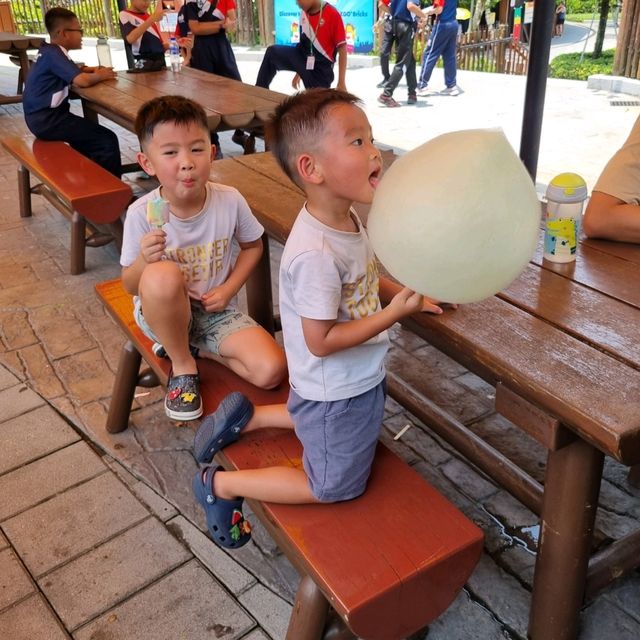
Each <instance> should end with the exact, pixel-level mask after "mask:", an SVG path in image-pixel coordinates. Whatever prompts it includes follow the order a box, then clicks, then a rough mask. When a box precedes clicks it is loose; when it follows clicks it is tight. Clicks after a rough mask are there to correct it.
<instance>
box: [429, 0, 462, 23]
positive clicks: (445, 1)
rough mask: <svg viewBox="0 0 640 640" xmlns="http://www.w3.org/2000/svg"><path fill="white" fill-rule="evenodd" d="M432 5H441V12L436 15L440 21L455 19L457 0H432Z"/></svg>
mask: <svg viewBox="0 0 640 640" xmlns="http://www.w3.org/2000/svg"><path fill="white" fill-rule="evenodd" d="M433 6H434V7H443V9H442V13H441V14H440V15H439V16H438V18H437V19H438V20H439V21H440V22H452V21H454V20H455V19H456V10H457V8H458V0H434V2H433Z"/></svg>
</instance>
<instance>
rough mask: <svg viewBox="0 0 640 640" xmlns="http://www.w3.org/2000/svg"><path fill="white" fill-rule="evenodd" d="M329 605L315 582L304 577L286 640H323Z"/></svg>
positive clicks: (294, 605)
mask: <svg viewBox="0 0 640 640" xmlns="http://www.w3.org/2000/svg"><path fill="white" fill-rule="evenodd" d="M328 611H329V603H328V602H327V599H326V598H325V597H324V595H323V594H322V592H321V591H320V589H318V587H317V586H316V584H315V582H314V581H313V580H312V579H311V578H310V577H309V576H304V577H303V578H302V580H300V586H299V587H298V592H297V593H296V601H295V602H294V604H293V611H292V612H291V619H290V620H289V628H288V629H287V637H286V640H321V639H322V635H323V632H324V625H325V622H326V619H327V613H328Z"/></svg>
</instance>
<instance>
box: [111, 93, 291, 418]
mask: <svg viewBox="0 0 640 640" xmlns="http://www.w3.org/2000/svg"><path fill="white" fill-rule="evenodd" d="M135 129H136V133H137V135H138V139H139V141H140V147H141V152H140V153H138V162H139V163H140V166H141V167H142V168H143V169H144V171H146V172H147V173H148V174H149V175H152V176H156V178H157V179H158V181H159V182H160V187H159V188H158V189H155V190H154V191H152V192H151V193H149V194H147V195H146V196H143V197H142V198H140V199H139V200H137V201H136V202H134V203H133V204H132V205H131V206H130V207H129V209H128V211H127V216H126V220H125V224H124V238H123V242H122V253H121V258H120V263H121V265H122V282H123V285H124V287H125V289H126V290H127V291H128V292H129V293H131V294H132V295H134V296H135V299H134V314H135V319H136V322H137V323H138V325H139V326H140V328H141V329H142V331H143V332H144V333H145V335H147V336H148V337H149V338H150V339H152V340H154V341H155V342H156V345H154V351H155V352H156V353H157V354H159V353H160V352H163V353H166V355H167V356H168V357H169V358H170V359H171V366H172V369H171V373H170V375H169V383H168V385H167V393H166V396H165V411H166V413H167V415H168V416H169V417H170V418H171V419H173V420H180V421H183V420H194V419H196V418H198V417H200V416H201V415H202V399H201V397H200V383H199V378H198V368H197V365H196V360H195V355H196V354H197V355H199V356H200V357H206V358H211V359H215V360H218V361H220V362H222V363H223V364H225V365H226V366H228V367H229V368H230V369H231V370H233V371H234V372H235V373H237V374H238V375H239V376H241V377H243V378H245V379H246V380H248V381H249V382H251V383H253V384H255V385H256V386H259V387H263V388H265V389H270V388H272V387H275V386H277V385H278V384H279V383H280V382H281V381H282V379H283V378H284V376H285V373H286V363H285V359H284V353H283V352H282V349H281V348H280V347H279V346H278V344H277V343H276V342H275V340H274V339H273V338H272V337H271V336H270V335H269V333H267V332H266V331H265V330H264V329H263V328H262V327H260V326H259V325H258V324H257V323H256V322H254V321H253V320H252V319H251V318H250V317H248V316H246V315H244V314H243V313H241V312H240V311H238V310H237V309H236V306H235V304H236V295H237V293H238V291H239V290H240V288H241V287H242V286H243V285H244V283H245V282H246V280H247V278H248V277H249V275H250V273H251V271H252V270H253V268H254V267H255V266H256V265H257V264H258V262H259V260H260V257H261V255H262V234H263V231H264V229H263V227H262V225H260V223H259V222H258V221H257V220H256V219H255V217H254V216H253V214H252V213H251V210H250V209H249V206H248V205H247V203H246V201H245V199H244V198H243V197H242V196H241V195H240V193H238V191H237V190H236V189H234V188H233V187H228V186H225V185H221V184H216V183H214V182H210V181H209V171H210V167H211V161H212V159H213V153H212V151H213V149H212V146H211V142H210V139H209V127H208V125H207V116H206V114H205V112H204V110H203V109H202V107H201V106H200V105H198V104H196V103H195V102H193V101H191V100H188V99H186V98H182V97H180V96H163V97H159V98H154V99H153V100H150V101H149V102H147V103H145V104H143V105H142V107H141V108H140V111H139V112H138V116H137V118H136V123H135ZM150 213H151V214H154V213H155V214H157V213H160V219H159V220H158V219H157V218H156V216H155V215H148V214H150ZM163 214H164V215H163ZM234 244H237V245H238V247H239V252H238V257H237V259H236V260H235V263H234V262H233V255H234Z"/></svg>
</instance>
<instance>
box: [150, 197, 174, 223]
mask: <svg viewBox="0 0 640 640" xmlns="http://www.w3.org/2000/svg"><path fill="white" fill-rule="evenodd" d="M147 222H148V223H149V224H150V225H151V226H152V227H153V228H154V229H161V228H162V226H163V225H164V224H166V223H167V222H169V203H168V202H167V201H166V200H164V199H163V198H154V199H153V200H149V201H148V202H147Z"/></svg>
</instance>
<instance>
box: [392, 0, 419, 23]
mask: <svg viewBox="0 0 640 640" xmlns="http://www.w3.org/2000/svg"><path fill="white" fill-rule="evenodd" d="M411 4H415V5H418V6H420V3H419V0H411ZM389 13H390V14H391V16H392V17H393V18H394V20H400V21H402V22H415V20H416V18H415V16H414V15H413V13H411V11H409V9H407V0H391V2H390V3H389Z"/></svg>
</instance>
